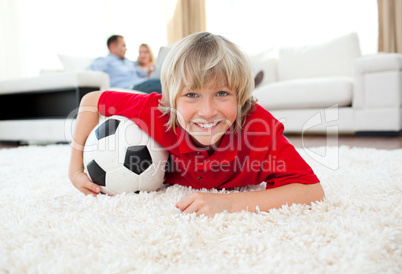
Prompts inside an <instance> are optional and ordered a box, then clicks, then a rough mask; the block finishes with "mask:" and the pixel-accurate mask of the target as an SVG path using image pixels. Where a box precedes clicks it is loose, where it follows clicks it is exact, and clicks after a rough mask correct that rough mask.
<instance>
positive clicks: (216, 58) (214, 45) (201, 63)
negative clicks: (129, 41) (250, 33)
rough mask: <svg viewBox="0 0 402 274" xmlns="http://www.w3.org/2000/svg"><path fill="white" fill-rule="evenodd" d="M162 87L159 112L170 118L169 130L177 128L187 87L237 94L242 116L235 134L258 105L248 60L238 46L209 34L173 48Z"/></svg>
mask: <svg viewBox="0 0 402 274" xmlns="http://www.w3.org/2000/svg"><path fill="white" fill-rule="evenodd" d="M161 84H162V99H161V101H160V104H159V109H160V110H161V111H162V113H163V114H169V115H170V117H169V121H168V122H167V123H166V126H167V130H169V129H173V130H175V127H176V126H177V125H178V122H177V110H176V109H177V106H176V99H177V97H178V95H179V94H180V93H181V91H182V90H183V88H184V87H186V88H188V89H189V90H194V89H201V88H205V87H208V86H215V85H216V86H221V85H224V86H227V87H228V88H230V89H233V90H235V91H237V104H238V106H240V107H241V113H240V115H238V116H237V117H238V118H237V119H236V121H235V122H234V124H233V129H234V132H237V130H238V129H239V128H241V127H242V126H243V125H244V123H245V120H246V116H247V114H248V113H249V112H250V111H251V110H252V109H253V107H254V104H255V100H254V98H253V97H252V92H253V90H254V79H253V76H252V69H251V65H250V62H249V59H248V58H247V56H246V55H245V53H244V52H243V51H242V50H241V49H240V48H239V47H238V46H237V45H235V44H234V43H232V42H231V41H229V40H228V39H226V38H224V37H222V36H219V35H215V34H212V33H209V32H199V33H195V34H192V35H189V36H187V37H185V38H184V39H182V40H181V41H179V42H178V43H177V44H176V45H175V46H173V48H172V49H171V50H170V51H169V53H168V54H167V56H166V58H165V60H164V61H163V65H162V69H161ZM239 119H240V121H238V120H239Z"/></svg>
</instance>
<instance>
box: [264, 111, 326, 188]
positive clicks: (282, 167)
mask: <svg viewBox="0 0 402 274" xmlns="http://www.w3.org/2000/svg"><path fill="white" fill-rule="evenodd" d="M260 109H261V107H260ZM263 112H265V110H263ZM267 115H268V117H267V118H265V119H271V122H272V123H271V127H272V129H271V130H272V131H271V132H272V133H275V134H273V136H275V137H274V138H273V140H272V144H271V145H270V148H269V149H268V150H267V151H264V153H262V154H261V158H260V161H261V176H262V177H261V178H262V179H263V180H264V181H265V182H266V183H267V186H266V188H267V189H269V188H275V187H279V186H283V185H287V184H291V183H301V184H315V183H319V179H318V178H317V176H316V175H315V174H314V171H313V170H312V169H311V167H310V166H309V165H308V164H307V162H306V161H305V160H304V159H303V158H302V157H301V156H300V154H299V153H298V152H297V151H296V149H295V147H294V146H293V145H292V144H290V143H289V141H288V140H287V139H286V138H285V136H284V135H283V130H284V126H283V124H282V123H281V122H279V121H278V120H276V119H275V118H273V117H272V115H271V114H270V113H268V112H267Z"/></svg>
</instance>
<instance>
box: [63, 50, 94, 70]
mask: <svg viewBox="0 0 402 274" xmlns="http://www.w3.org/2000/svg"><path fill="white" fill-rule="evenodd" d="M58 56H59V59H60V62H61V64H62V65H63V68H64V71H74V70H85V69H87V68H88V67H89V66H90V65H91V64H92V62H93V61H95V58H92V57H81V56H71V55H64V54H58Z"/></svg>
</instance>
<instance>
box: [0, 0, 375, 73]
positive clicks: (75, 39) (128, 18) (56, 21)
mask: <svg viewBox="0 0 402 274" xmlns="http://www.w3.org/2000/svg"><path fill="white" fill-rule="evenodd" d="M173 1H175V0H0V80H5V79H13V78H21V77H29V76H36V75H39V73H40V70H41V69H59V68H61V64H60V62H59V60H58V57H57V54H59V53H60V54H66V55H74V56H89V57H97V56H102V55H105V54H106V53H107V48H106V39H107V38H108V37H109V36H110V35H112V34H121V35H124V36H125V40H126V42H127V45H128V51H127V57H128V58H130V59H135V58H136V56H137V50H138V46H139V44H141V43H144V42H145V43H148V44H150V45H151V47H152V48H153V50H154V53H155V54H157V53H158V50H159V47H160V46H162V45H165V44H166V41H167V39H166V25H165V22H166V16H167V15H166V12H165V7H166V6H167V5H166V4H167V3H169V4H170V5H171V4H172V2H173ZM206 4H207V28H208V31H211V32H214V33H218V34H221V35H224V36H226V37H228V38H229V39H231V40H232V41H234V42H236V43H238V44H239V45H240V46H241V47H242V48H243V49H245V50H246V51H248V52H250V53H252V52H258V51H262V50H265V49H267V48H270V47H275V46H282V45H298V44H308V43H314V42H319V41H325V40H328V39H331V38H333V37H336V36H340V35H343V34H346V33H350V32H352V31H356V32H358V34H359V37H360V42H361V47H362V51H363V53H366V54H367V53H374V52H376V51H377V36H378V35H377V32H378V26H377V6H376V0H206Z"/></svg>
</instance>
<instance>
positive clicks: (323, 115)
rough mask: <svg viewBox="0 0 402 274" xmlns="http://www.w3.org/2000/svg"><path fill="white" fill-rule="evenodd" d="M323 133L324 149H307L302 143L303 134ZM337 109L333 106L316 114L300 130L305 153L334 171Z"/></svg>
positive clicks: (336, 164)
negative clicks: (324, 139)
mask: <svg viewBox="0 0 402 274" xmlns="http://www.w3.org/2000/svg"><path fill="white" fill-rule="evenodd" d="M314 128H316V130H319V131H320V132H321V131H324V132H325V135H326V145H325V147H324V148H322V147H321V148H320V149H314V148H308V147H307V146H306V145H305V142H304V136H305V134H308V131H315V130H314ZM338 136H339V108H338V104H334V105H332V106H330V107H328V108H326V109H323V110H321V111H319V112H317V113H316V114H315V115H314V116H312V117H311V118H310V119H308V120H307V121H306V123H305V124H304V125H303V128H302V147H303V150H304V151H305V153H306V154H307V155H308V156H310V157H311V158H312V159H313V160H314V161H316V162H318V163H320V164H321V165H323V166H325V167H327V168H329V169H332V170H336V169H338V168H339V146H338V144H339V138H338Z"/></svg>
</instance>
